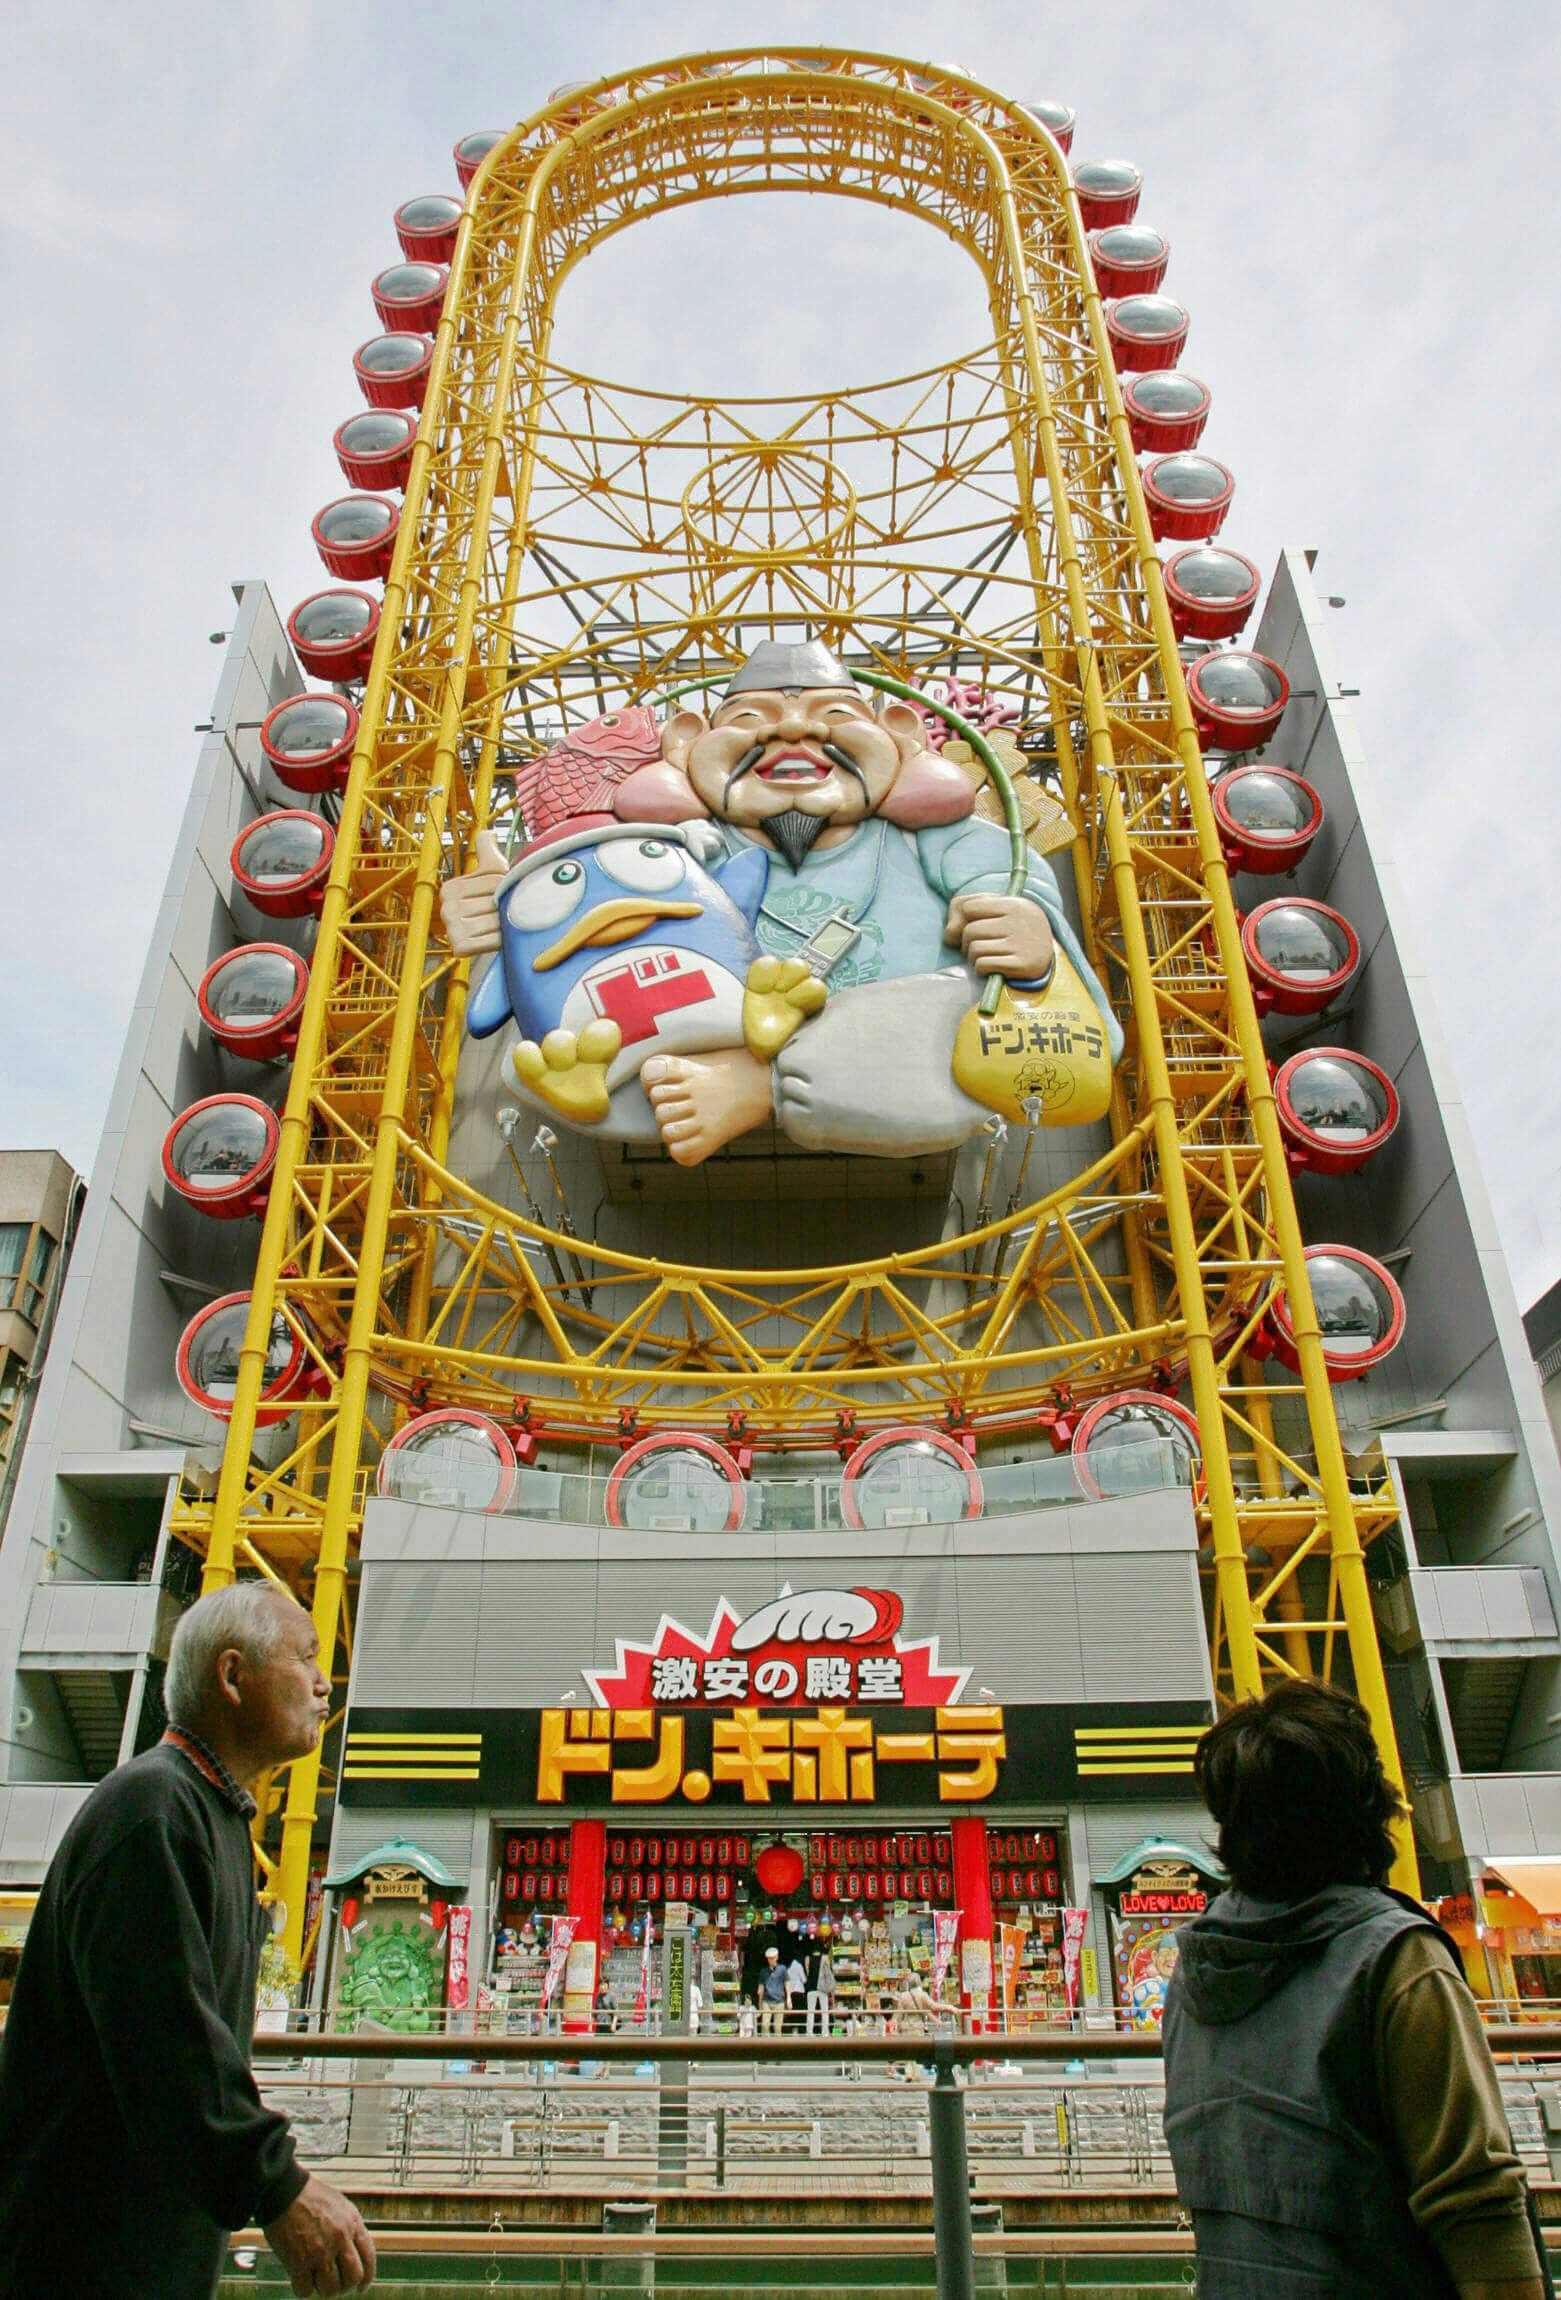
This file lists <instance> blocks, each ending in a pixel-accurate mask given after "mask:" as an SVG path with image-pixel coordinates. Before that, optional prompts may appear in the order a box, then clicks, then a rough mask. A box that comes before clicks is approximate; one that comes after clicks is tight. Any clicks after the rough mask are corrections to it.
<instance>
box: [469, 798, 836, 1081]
mask: <svg viewBox="0 0 1561 2300" xmlns="http://www.w3.org/2000/svg"><path fill="white" fill-rule="evenodd" d="M769 867H770V866H769V858H768V856H767V855H766V854H765V853H764V852H763V850H762V849H760V848H759V847H756V846H754V847H745V848H744V849H743V851H742V852H741V853H740V854H736V855H732V856H730V857H724V858H723V859H721V860H720V861H719V862H716V863H715V864H713V865H712V866H709V867H707V866H706V865H705V864H704V863H703V862H702V861H701V860H700V859H699V857H698V855H697V854H696V853H695V852H694V849H693V846H692V844H691V842H690V839H689V836H688V833H687V832H686V831H685V830H683V829H682V828H680V827H678V826H676V825H670V824H664V823H643V822H642V823H623V822H619V821H618V820H617V818H616V817H615V816H612V815H606V814H601V815H575V816H572V817H570V818H568V819H566V820H565V821H563V822H561V823H559V824H557V825H555V826H554V828H552V829H551V830H550V831H548V832H547V833H546V834H545V835H544V836H543V837H541V838H537V839H533V840H532V841H531V843H530V844H529V845H528V846H527V847H525V848H524V849H523V851H522V852H521V854H520V855H519V856H518V858H517V859H516V860H515V862H514V863H512V864H511V866H510V868H509V869H508V870H507V871H506V872H505V874H504V876H503V877H502V878H501V879H500V881H499V884H498V888H497V890H496V893H495V897H494V899H495V902H496V904H497V908H498V923H499V955H498V957H497V958H496V959H495V961H494V962H493V964H492V966H491V967H490V968H489V969H488V972H487V973H486V974H485V975H484V976H483V978H482V981H481V982H480V983H479V984H478V986H477V988H476V990H475V991H474V992H473V994H472V998H471V1001H470V1004H469V1006H468V1008H467V1017H466V1020H467V1028H468V1030H469V1031H470V1032H471V1034H472V1036H473V1037H474V1038H487V1037H489V1036H491V1034H492V1033H493V1032H494V1031H496V1030H499V1029H502V1027H503V1026H504V1024H505V1023H506V1022H508V1021H509V1020H510V1019H511V1018H512V1017H513V1019H514V1021H515V1022H516V1024H517V1025H518V1027H519V1030H520V1041H519V1044H518V1045H517V1046H516V1047H515V1049H514V1051H513V1053H512V1055H511V1063H512V1065H513V1069H514V1074H515V1078H516V1081H517V1083H518V1084H519V1086H520V1088H521V1089H522V1091H523V1092H524V1093H525V1094H527V1095H528V1096H529V1097H531V1098H533V1099H535V1100H537V1101H540V1102H542V1103H543V1104H545V1105H546V1107H547V1108H548V1109H550V1110H552V1111H554V1112H555V1113H556V1114H557V1115H558V1116H559V1117H561V1118H563V1119H566V1120H567V1121H568V1122H569V1123H570V1124H572V1125H576V1126H594V1125H599V1124H600V1123H601V1121H602V1120H603V1119H604V1118H606V1116H607V1115H608V1111H609V1108H610V1106H611V1101H612V1096H613V1093H614V1091H615V1090H616V1089H617V1088H618V1087H619V1086H621V1085H623V1084H625V1083H626V1082H627V1081H628V1080H630V1079H632V1078H635V1077H637V1076H638V1074H639V1070H640V1065H641V1064H642V1063H643V1062H645V1061H646V1060H647V1059H648V1058H649V1057H650V1056H651V1055H653V1054H696V1053H710V1052H714V1051H715V1050H716V1049H718V1048H721V1047H732V1046H746V1047H747V1048H748V1050H749V1052H750V1053H752V1054H754V1055H756V1056H758V1057H759V1059H760V1060H762V1061H770V1060H772V1059H773V1058H774V1056H775V1055H776V1054H778V1053H779V1052H780V1049H781V1048H782V1047H783V1046H784V1045H785V1044H786V1042H787V1040H788V1039H789V1038H790V1037H791V1035H792V1033H793V1032H794V1031H795V1030H797V1029H798V1028H799V1027H800V1026H801V1024H802V1023H803V1022H805V1021H806V1020H807V1019H808V1017H809V1016H810V1015H812V1014H816V1013H817V1012H818V1011H819V1009H820V1008H821V1007H822V1006H823V1004H824V1000H825V995H826V993H825V989H824V985H823V983H822V982H821V981H819V980H817V978H816V977H815V976H814V975H813V974H812V973H811V972H810V971H809V969H808V967H807V966H806V965H805V964H804V963H803V962H802V961H801V960H799V959H777V958H773V957H770V956H768V955H767V954H764V953H762V952H761V951H760V949H759V944H758V939H757V936H756V935H755V932H754V922H755V920H756V919H757V918H758V915H759V905H760V904H761V902H762V901H763V900H764V889H765V884H766V881H767V879H768V876H769Z"/></svg>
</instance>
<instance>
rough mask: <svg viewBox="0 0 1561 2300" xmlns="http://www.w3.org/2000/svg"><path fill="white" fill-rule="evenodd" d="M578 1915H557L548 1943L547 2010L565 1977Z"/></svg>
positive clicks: (544, 1986) (544, 1990)
mask: <svg viewBox="0 0 1561 2300" xmlns="http://www.w3.org/2000/svg"><path fill="white" fill-rule="evenodd" d="M579 1922H580V1920H579V1918H578V1917H555V1918H554V1919H553V1931H552V1935H551V1937H550V1939H549V1941H548V1945H547V1978H546V1979H545V1980H544V1981H543V1983H542V2010H543V2011H544V2012H546V2011H547V2008H548V2006H549V2005H550V2004H551V2003H552V2001H553V1991H554V1990H555V1989H556V1988H557V1986H558V1984H559V1982H560V1981H561V1980H562V1978H563V1974H564V1967H565V1965H566V1964H567V1963H568V1961H569V1944H570V1942H571V1941H572V1940H573V1939H574V1937H575V1927H576V1925H577V1924H578V1923H579Z"/></svg>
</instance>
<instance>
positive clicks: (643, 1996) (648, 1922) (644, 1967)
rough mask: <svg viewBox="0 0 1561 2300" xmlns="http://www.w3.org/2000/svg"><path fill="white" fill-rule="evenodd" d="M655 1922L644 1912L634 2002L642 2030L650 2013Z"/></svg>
mask: <svg viewBox="0 0 1561 2300" xmlns="http://www.w3.org/2000/svg"><path fill="white" fill-rule="evenodd" d="M655 1931H656V1920H655V1918H654V1917H653V1916H652V1915H651V1914H650V1911H649V1910H648V1909H647V1910H646V1912H645V1938H644V1940H643V1942H642V1943H641V1945H640V1993H639V1995H638V1996H637V1997H636V1998H635V2000H634V2017H635V2019H636V2020H637V2021H638V2022H639V2024H640V2026H641V2027H642V2028H643V2027H644V2025H645V2019H646V2016H647V2014H648V2013H649V2011H650V1945H651V1941H652V1940H653V1938H654V1937H655Z"/></svg>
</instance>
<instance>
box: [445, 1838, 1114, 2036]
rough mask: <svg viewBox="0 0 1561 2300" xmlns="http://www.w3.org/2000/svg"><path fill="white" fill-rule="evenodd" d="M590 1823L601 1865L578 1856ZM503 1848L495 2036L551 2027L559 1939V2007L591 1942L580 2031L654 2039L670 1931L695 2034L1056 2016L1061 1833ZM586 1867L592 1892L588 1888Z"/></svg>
mask: <svg viewBox="0 0 1561 2300" xmlns="http://www.w3.org/2000/svg"><path fill="white" fill-rule="evenodd" d="M587 1832H594V1834H595V1839H596V1844H597V1848H598V1850H597V1853H596V1856H595V1858H596V1859H597V1860H599V1862H600V1867H599V1868H596V1867H595V1866H594V1862H593V1861H592V1860H591V1859H589V1858H586V1857H584V1845H585V1841H586V1833H587ZM500 1851H501V1854H502V1862H501V1867H500V1874H499V1891H498V1896H497V1920H498V1921H497V1928H496V1933H495V1938H494V1951H493V1958H492V1967H491V1971H490V1974H489V1979H488V1986H487V1989H486V1990H485V1991H484V1994H485V1995H487V1996H488V1998H489V2001H490V2004H491V2005H492V2007H493V2009H495V2010H496V2011H500V2012H502V2014H503V2015H504V2016H505V2020H506V2025H509V2026H514V2027H529V2026H539V2025H550V2022H551V2019H552V2018H554V2017H556V2016H557V2014H558V2011H559V1986H560V1972H561V1969H562V1968H561V1966H560V1964H559V1960H558V1958H556V1957H555V1956H554V1954H553V1952H554V1947H555V1944H561V1945H563V1946H566V1947H567V1948H568V1950H569V1971H570V1975H571V1980H570V1988H571V1996H572V2010H573V2011H574V2012H575V2013H577V2014H579V2013H581V2012H583V2011H584V2009H585V2008H584V2007H583V2006H581V2005H580V2004H579V2003H578V2002H577V2001H574V1999H575V1998H576V1997H577V1995H578V1988H579V1982H580V1980H581V1979H582V1978H583V1968H582V1955H583V1951H582V1946H581V1944H582V1943H586V1942H588V1943H590V1944H591V1947H592V1955H591V1959H590V1961H591V1962H592V1963H593V1964H594V1977H593V1982H592V1987H593V2000H592V2002H591V2004H590V2010H589V2017H590V2018H591V2019H592V2020H593V2022H594V2025H596V2026H597V2027H599V2028H604V2029H607V2030H609V2031H612V2030H620V2029H623V2028H640V2027H643V2028H650V2029H654V2028H655V2027H656V2026H657V2024H658V2020H659V2012H660V1990H661V1959H660V1956H659V1954H658V1953H656V1944H657V1943H658V1942H660V1941H661V1940H662V1939H663V1937H664V1935H665V1933H666V1931H667V1929H668V1927H669V1926H670V1927H673V1928H679V1929H680V1928H684V1927H686V1928H687V1929H688V1930H689V1932H690V1933H691V1935H692V1942H693V1949H694V1966H693V1990H694V1998H693V2011H694V2016H695V2019H696V2021H697V2024H698V2027H699V2029H700V2030H701V2031H703V2032H704V2033H707V2034H717V2035H738V2036H743V2035H753V2034H782V2035H804V2034H809V2033H812V2034H815V2035H817V2034H826V2035H827V2034H837V2035H854V2034H858V2033H861V2032H863V2031H866V2032H868V2033H873V2032H879V2033H881V2032H883V2031H886V2030H888V2029H891V2028H896V2029H898V2028H902V2027H906V2026H909V2025H912V2024H913V2023H914V2022H916V2021H922V2022H926V2021H929V2020H932V2019H935V2018H936V2017H938V2016H940V2015H942V2016H947V2017H950V2018H952V2016H954V2015H955V2014H957V2013H960V2012H970V2013H973V2014H975V2015H976V2016H977V2017H981V2018H984V2019H987V2020H990V2022H991V2024H992V2025H993V2026H994V2027H1000V2028H1003V2027H1012V2028H1024V2027H1027V2026H1029V2025H1031V2023H1033V2022H1037V2021H1045V2020H1049V2019H1056V2018H1059V2017H1066V2015H1067V2012H1068V2009H1069V1991H1068V1986H1067V1980H1066V1974H1065V1956H1064V1927H1063V1904H1064V1900H1065V1897H1066V1888H1065V1884H1064V1874H1065V1845H1064V1839H1063V1835H1062V1832H1061V1830H1060V1829H1058V1828H1057V1827H1055V1826H1048V1825H1037V1824H1029V1825H1025V1824H1019V1823H1016V1824H1014V1825H1013V1826H1008V1825H1006V1824H1005V1825H1004V1826H1002V1827H994V1826H988V1825H987V1824H985V1823H981V1822H975V1821H970V1822H952V1823H951V1822H948V1821H945V1822H943V1824H942V1825H941V1826H938V1825H933V1826H928V1825H925V1824H914V1823H911V1824H906V1825H904V1826H883V1827H878V1828H864V1829H846V1830H837V1829H809V1828H802V1829H784V1828H772V1829H724V1830H723V1829H708V1830H707V1829H698V1830H664V1831H663V1830H657V1829H654V1828H648V1827H633V1826H628V1825H624V1826H618V1825H615V1824H614V1823H612V1822H608V1823H606V1824H602V1823H590V1822H587V1823H583V1824H581V1823H576V1824H575V1825H574V1827H573V1828H570V1827H557V1826H555V1827H553V1828H551V1829H542V1828H539V1827H536V1826H535V1825H522V1826H519V1827H516V1828H512V1829H510V1830H507V1831H506V1832H505V1833H504V1836H503V1838H502V1841H501V1846H500ZM592 1876H594V1877H597V1878H599V1885H598V1886H596V1887H595V1888H594V1890H593V1889H591V1888H589V1887H588V1889H586V1890H584V1891H582V1890H581V1889H580V1886H581V1883H582V1881H584V1880H586V1879H587V1878H590V1877H592ZM598 1894H599V1898H598V1897H597V1895H598ZM561 1922H562V1925H563V1926H564V1927H566V1928H568V1931H567V1937H566V1934H565V1933H564V1932H561V1931H560V1924H561ZM772 1952H773V1953H772ZM550 1967H552V1968H554V1969H553V1981H552V1983H551V1984H550V1983H549V1980H548V1974H549V1970H550Z"/></svg>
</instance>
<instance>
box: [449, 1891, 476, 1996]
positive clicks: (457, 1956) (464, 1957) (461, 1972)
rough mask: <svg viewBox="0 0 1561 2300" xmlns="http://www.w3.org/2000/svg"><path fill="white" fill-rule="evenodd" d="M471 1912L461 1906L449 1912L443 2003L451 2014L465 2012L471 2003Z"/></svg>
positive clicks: (463, 1905)
mask: <svg viewBox="0 0 1561 2300" xmlns="http://www.w3.org/2000/svg"><path fill="white" fill-rule="evenodd" d="M471 1945H472V1912H471V1909H470V1907H469V1906H467V1905H466V1904H464V1903H463V1904H462V1905H461V1906H460V1907H459V1908H454V1909H452V1910H451V1911H450V1932H449V1962H448V1963H447V1965H446V1967H445V1997H444V2001H445V2003H446V2004H447V2005H448V2006H449V2008H450V2010H451V2012H465V2010H466V2008H467V2006H468V2004H469V2003H470V2002H471Z"/></svg>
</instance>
